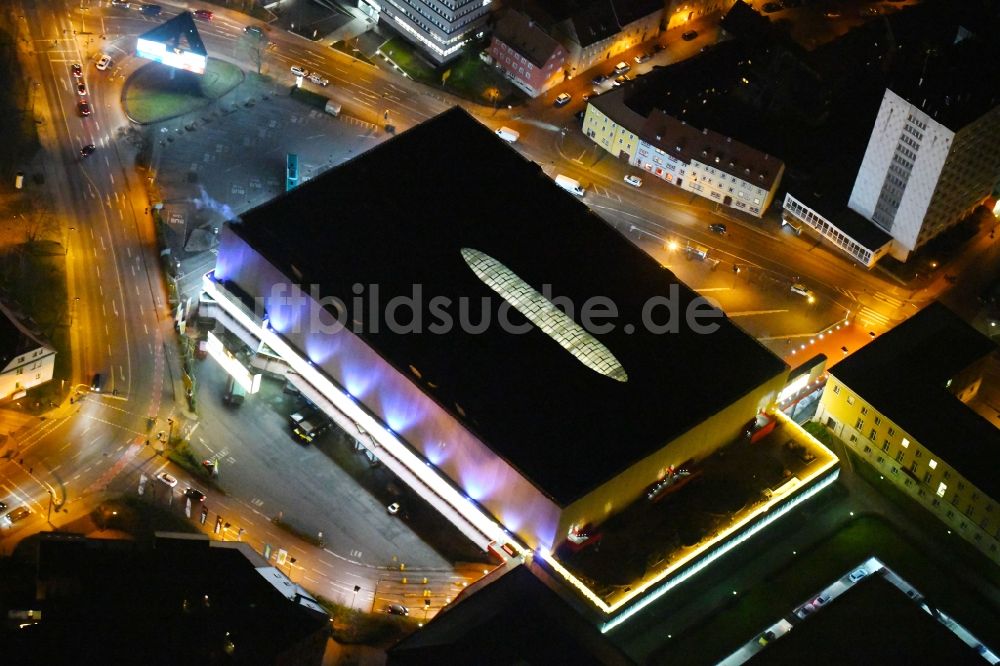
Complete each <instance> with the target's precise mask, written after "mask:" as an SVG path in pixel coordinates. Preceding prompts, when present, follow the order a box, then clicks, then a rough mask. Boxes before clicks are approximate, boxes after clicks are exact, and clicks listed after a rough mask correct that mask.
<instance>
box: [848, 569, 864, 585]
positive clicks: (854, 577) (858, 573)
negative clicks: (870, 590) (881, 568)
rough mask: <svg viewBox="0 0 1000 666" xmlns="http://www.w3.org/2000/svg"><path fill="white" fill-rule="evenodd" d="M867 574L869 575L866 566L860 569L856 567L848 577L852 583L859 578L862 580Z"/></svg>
mask: <svg viewBox="0 0 1000 666" xmlns="http://www.w3.org/2000/svg"><path fill="white" fill-rule="evenodd" d="M867 575H868V570H867V569H865V568H864V567H861V568H859V569H855V570H854V571H852V572H851V575H850V576H848V577H847V578H848V580H850V581H851V582H852V583H857V582H858V581H859V580H861V579H862V578H864V577H865V576H867Z"/></svg>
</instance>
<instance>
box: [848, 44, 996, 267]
mask: <svg viewBox="0 0 1000 666" xmlns="http://www.w3.org/2000/svg"><path fill="white" fill-rule="evenodd" d="M997 57H998V56H997V49H996V48H995V47H994V46H990V45H987V44H986V42H985V40H982V39H977V38H971V37H970V38H968V39H963V40H961V41H959V42H958V43H957V44H954V45H952V46H951V47H950V48H947V49H940V50H938V51H936V52H928V54H927V56H926V58H923V59H922V62H921V63H920V66H919V67H913V68H912V70H913V71H907V72H905V73H902V74H900V75H899V76H898V77H897V80H896V81H894V82H892V83H890V85H889V86H888V88H887V89H886V91H885V95H884V97H883V99H882V105H881V107H880V108H879V110H878V115H877V116H876V117H875V124H874V127H873V129H872V132H871V137H870V139H869V141H868V148H867V150H866V151H865V156H864V160H863V161H862V163H861V169H860V170H859V171H858V176H857V179H856V180H855V182H854V189H853V191H852V192H851V197H850V202H849V205H850V207H851V208H852V209H854V210H855V211H857V212H858V213H860V214H861V215H863V216H864V217H866V218H868V219H869V220H871V221H872V222H874V223H875V224H876V225H878V226H879V227H880V228H882V229H884V230H885V231H886V232H888V233H889V234H891V235H892V238H893V243H892V249H891V253H892V255H893V256H894V257H896V258H897V259H900V260H902V261H905V260H906V259H907V257H908V256H909V254H910V253H911V252H913V251H914V250H915V249H917V248H919V247H920V246H922V245H924V244H925V243H926V242H927V241H929V240H930V239H932V238H934V237H935V236H937V235H938V234H940V233H941V232H942V231H944V230H945V229H948V228H949V227H951V226H953V225H954V224H956V223H957V222H959V221H961V220H962V219H963V218H964V217H966V216H967V215H968V214H969V213H971V212H972V210H973V209H974V208H975V207H976V206H978V205H980V204H982V203H984V202H985V201H986V199H987V198H988V197H989V196H990V194H991V192H992V190H993V188H994V186H995V185H996V182H997V179H998V177H1000V97H998V96H997V94H996V91H995V86H991V85H988V84H986V83H985V82H986V81H990V80H993V79H995V78H996V76H997V68H996V61H997Z"/></svg>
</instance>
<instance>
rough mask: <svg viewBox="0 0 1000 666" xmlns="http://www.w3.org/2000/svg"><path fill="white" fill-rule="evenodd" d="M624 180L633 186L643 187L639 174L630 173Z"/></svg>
mask: <svg viewBox="0 0 1000 666" xmlns="http://www.w3.org/2000/svg"><path fill="white" fill-rule="evenodd" d="M624 180H625V182H626V183H628V184H629V185H631V186H632V187H642V178H639V176H633V175H632V174H629V175H627V176H625V179H624Z"/></svg>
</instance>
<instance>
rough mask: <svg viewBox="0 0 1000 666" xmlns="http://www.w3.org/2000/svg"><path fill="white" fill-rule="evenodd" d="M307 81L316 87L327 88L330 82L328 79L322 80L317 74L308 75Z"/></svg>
mask: <svg viewBox="0 0 1000 666" xmlns="http://www.w3.org/2000/svg"><path fill="white" fill-rule="evenodd" d="M309 80H310V81H312V82H313V83H315V84H316V85H318V86H328V85H330V80H329V79H324V78H323V77H322V76H320V75H319V74H310V75H309Z"/></svg>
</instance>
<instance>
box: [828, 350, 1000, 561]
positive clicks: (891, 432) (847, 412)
mask: <svg viewBox="0 0 1000 666" xmlns="http://www.w3.org/2000/svg"><path fill="white" fill-rule="evenodd" d="M980 376H981V375H980V374H979V373H978V372H977V367H976V366H972V367H971V368H968V369H966V370H965V371H964V372H962V373H960V374H959V375H957V376H955V377H953V378H952V379H951V386H950V387H949V388H950V390H951V392H952V393H953V395H954V396H955V397H956V398H957V399H958V400H961V401H962V402H968V401H969V400H971V399H972V398H973V397H975V394H976V392H977V391H978V389H979V384H980ZM816 419H817V420H818V421H819V422H821V423H822V424H823V425H825V426H826V427H827V428H829V429H830V430H831V431H832V432H833V433H834V434H835V435H837V436H838V437H840V439H842V440H843V441H844V443H845V444H846V445H847V446H848V447H850V448H851V450H852V451H854V452H855V453H857V454H858V456H859V457H860V458H861V459H862V460H864V461H865V462H867V463H868V464H869V465H871V466H872V467H874V468H875V469H877V470H878V471H879V473H880V474H881V475H882V477H883V478H884V479H885V480H887V481H889V482H891V483H893V484H894V485H895V486H896V487H898V488H900V489H901V490H903V491H904V492H906V493H907V494H908V495H909V496H910V497H912V498H913V499H914V500H916V501H917V502H919V503H920V504H922V505H923V506H924V507H925V508H927V509H929V510H930V511H931V512H932V513H933V514H934V515H936V516H937V517H938V518H939V519H940V520H941V521H943V522H944V523H945V524H947V525H948V526H949V528H951V529H952V530H954V531H955V532H956V533H958V534H959V535H961V536H962V537H963V538H964V539H966V540H967V541H969V542H970V543H972V544H973V545H975V546H976V547H977V548H978V549H979V550H981V551H982V552H983V553H984V554H986V555H987V556H988V557H989V558H990V559H992V560H993V561H994V562H997V563H1000V502H998V499H1000V498H994V497H990V496H989V495H988V494H987V493H986V492H984V491H983V490H981V489H980V488H977V487H976V486H975V485H974V484H973V483H972V482H971V481H969V479H967V478H966V477H965V476H963V475H962V473H961V472H959V471H958V470H956V469H955V468H954V467H952V466H951V465H950V464H949V463H948V461H947V460H946V459H945V458H944V457H942V456H941V455H939V454H938V453H935V452H934V451H932V450H930V449H929V448H927V447H926V446H924V445H923V444H922V443H921V442H920V441H918V440H917V439H916V438H915V437H913V436H912V435H911V434H909V433H908V432H906V431H905V430H904V429H903V428H902V427H901V426H899V425H898V424H896V423H894V422H893V421H892V420H891V419H890V418H888V417H887V416H886V415H885V414H882V413H880V412H879V410H878V408H877V407H876V406H875V405H872V404H871V403H869V402H868V401H866V400H865V399H864V397H863V396H861V395H859V394H858V393H857V392H855V391H853V390H851V388H850V387H849V386H847V385H845V384H844V383H843V382H842V381H841V380H839V379H837V377H836V376H833V375H832V374H831V376H830V379H829V381H828V382H827V384H826V388H825V389H824V391H823V397H822V399H821V400H820V406H819V408H818V410H817V412H816Z"/></svg>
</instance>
